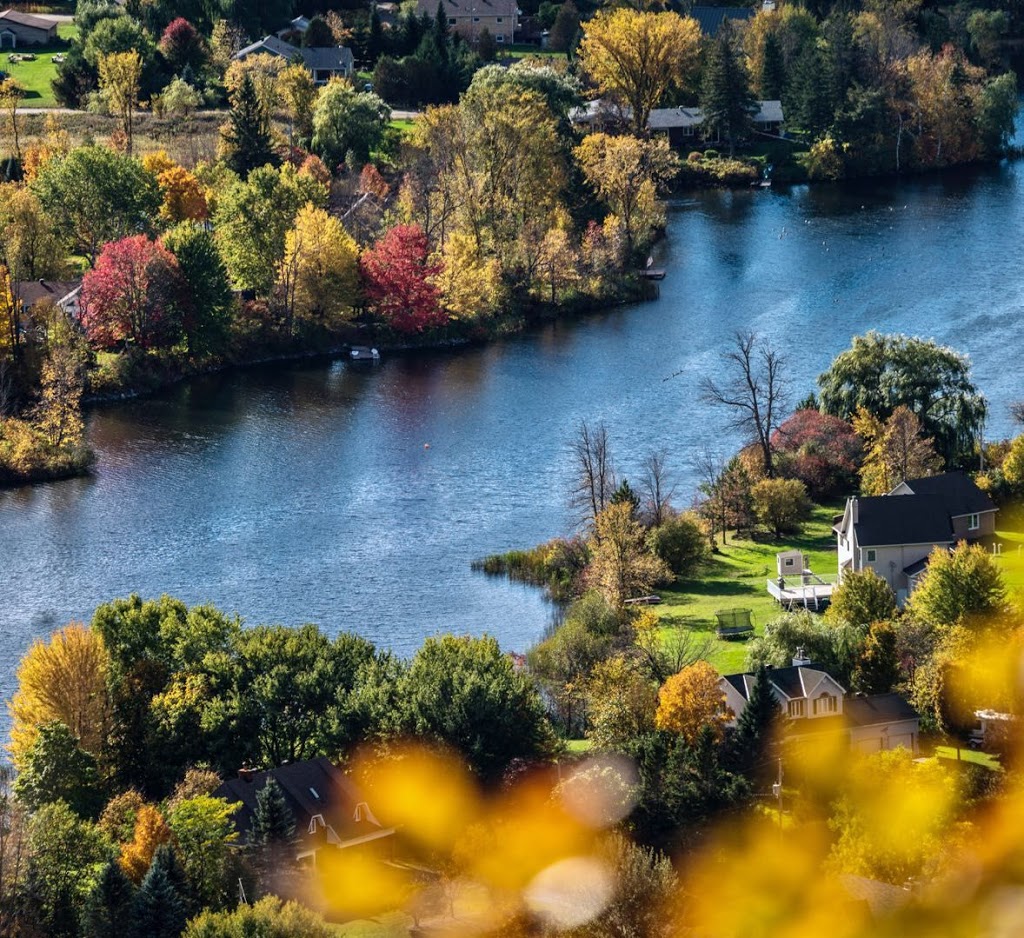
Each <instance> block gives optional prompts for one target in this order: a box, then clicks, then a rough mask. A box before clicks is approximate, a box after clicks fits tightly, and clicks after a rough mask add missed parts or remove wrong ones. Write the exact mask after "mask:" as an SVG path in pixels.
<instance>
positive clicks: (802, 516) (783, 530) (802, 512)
mask: <svg viewBox="0 0 1024 938" xmlns="http://www.w3.org/2000/svg"><path fill="white" fill-rule="evenodd" d="M750 496H751V499H752V501H753V506H754V515H755V516H756V517H757V520H758V521H759V522H760V523H761V524H763V525H764V526H765V527H766V528H767V529H768V530H769V531H771V533H772V534H774V535H775V537H777V538H779V537H782V536H783V535H784V534H793V533H795V532H796V531H799V530H800V526H801V524H802V523H803V522H804V521H805V520H807V516H808V515H809V514H810V510H811V503H810V499H808V497H807V489H806V488H805V487H804V484H803V482H801V481H800V480H799V479H761V480H760V481H759V482H757V483H755V485H754V487H753V488H752V489H751V490H750Z"/></svg>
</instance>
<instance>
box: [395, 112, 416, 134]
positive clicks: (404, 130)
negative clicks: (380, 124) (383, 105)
mask: <svg viewBox="0 0 1024 938" xmlns="http://www.w3.org/2000/svg"><path fill="white" fill-rule="evenodd" d="M389 126H391V127H394V128H395V130H397V131H398V132H399V133H400V134H401V135H402V136H403V137H408V136H409V134H411V133H412V129H413V127H415V126H416V121H415V120H413V119H412V118H409V117H402V118H396V119H394V120H392V121H390V122H389Z"/></svg>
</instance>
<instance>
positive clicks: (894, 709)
mask: <svg viewBox="0 0 1024 938" xmlns="http://www.w3.org/2000/svg"><path fill="white" fill-rule="evenodd" d="M843 710H844V712H845V713H846V719H847V720H848V721H849V722H850V724H851V725H853V726H875V725H876V724H879V723H899V722H901V721H902V720H916V719H918V713H917V711H916V710H915V709H914V708H913V707H912V706H910V704H908V703H907V702H906V701H905V700H904V699H903V698H902V697H901V696H900V695H899V694H873V695H872V696H870V697H847V698H846V700H845V701H844V702H843Z"/></svg>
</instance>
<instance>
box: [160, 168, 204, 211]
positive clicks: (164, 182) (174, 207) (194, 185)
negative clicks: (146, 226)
mask: <svg viewBox="0 0 1024 938" xmlns="http://www.w3.org/2000/svg"><path fill="white" fill-rule="evenodd" d="M156 181H157V183H158V184H159V186H160V191H161V192H162V193H163V197H164V201H163V204H162V205H161V206H160V217H161V218H165V219H167V221H169V222H171V223H172V224H177V223H178V222H182V221H203V220H204V219H205V218H206V217H207V216H208V215H209V206H208V205H207V203H206V190H205V189H204V188H203V185H202V183H201V182H200V181H199V180H198V179H196V177H195V176H193V175H192V173H190V172H189V171H188V170H187V169H185V167H184V166H172V167H170V168H169V169H165V170H164V171H163V172H161V173H160V174H159V175H158V176H157V177H156Z"/></svg>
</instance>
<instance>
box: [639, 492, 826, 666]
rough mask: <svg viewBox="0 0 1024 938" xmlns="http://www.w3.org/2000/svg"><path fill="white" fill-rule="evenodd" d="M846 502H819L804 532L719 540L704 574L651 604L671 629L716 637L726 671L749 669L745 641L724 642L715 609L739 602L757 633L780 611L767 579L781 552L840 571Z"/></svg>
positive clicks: (715, 657) (717, 657)
mask: <svg viewBox="0 0 1024 938" xmlns="http://www.w3.org/2000/svg"><path fill="white" fill-rule="evenodd" d="M841 510H842V506H840V505H826V506H815V508H814V512H813V515H812V517H811V520H810V522H809V523H808V524H806V525H805V527H804V530H803V533H802V534H800V535H797V536H793V537H788V538H785V539H783V540H782V541H779V542H775V541H768V540H765V541H761V540H758V541H749V540H737V539H735V538H734V537H733V536H732V535H730V537H729V542H728V543H727V544H724V545H723V544H721V543H719V553H717V554H715V555H714V556H713V557H712V559H711V560H710V561H709V562H708V563H707V564H706V565H705V566H704V568H703V569H702V570H700V571H699V578H695V579H689V580H679V581H677V583H676V585H675V586H673V587H670V588H668V589H661V590H659V591H658V594H659V595H660V596H661V598H662V603H661V605H659V606H651V607H650V608H651V610H652V611H653V612H655V613H656V614H657V615H658V616H659V617H660V618H661V620H662V622H663V623H664V625H665V627H666V630H668V629H671V628H682V629H686V630H687V631H688V632H691V633H693V634H694V635H695V636H697V637H699V638H710V639H711V640H712V641H713V647H712V653H711V657H710V660H711V663H712V664H713V665H714V666H715V667H716V668H718V670H719V671H721V672H722V673H724V674H731V673H734V672H736V671H742V670H743V669H744V668H745V667H746V660H747V650H746V642H745V641H742V640H740V641H721V640H719V639H717V638H715V615H714V614H715V611H716V610H718V609H728V608H730V607H733V606H736V607H740V608H746V609H750V610H751V611H752V612H753V620H754V627H755V630H756V632H757V634H761V632H763V631H764V626H765V623H766V622H768V621H769V620H770V619H772V618H773V617H775V616H777V615H778V614H779V612H780V611H781V610H780V607H779V605H778V603H776V602H775V600H773V599H772V598H771V596H769V595H768V591H767V589H766V581H767V579H768V577H769V576H774V575H775V555H776V554H777V553H779V552H780V551H783V550H793V549H799V550H802V551H803V552H804V562H805V563H806V564H807V565H808V566H809V567H810V568H811V570H813V571H814V572H815V573H828V574H834V573H835V572H836V540H835V535H834V534H833V533H832V518H833V516H834V515H836V514H837V513H838V512H839V511H841Z"/></svg>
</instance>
